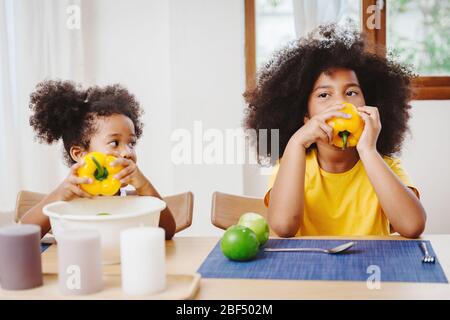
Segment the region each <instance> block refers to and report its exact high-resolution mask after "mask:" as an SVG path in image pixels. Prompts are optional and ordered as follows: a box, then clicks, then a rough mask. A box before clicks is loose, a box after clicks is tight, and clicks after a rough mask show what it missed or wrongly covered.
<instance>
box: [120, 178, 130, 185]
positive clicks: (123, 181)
mask: <svg viewBox="0 0 450 320" xmlns="http://www.w3.org/2000/svg"><path fill="white" fill-rule="evenodd" d="M130 181H131V176H126V177H125V178H123V179H121V180H120V183H126V184H130Z"/></svg>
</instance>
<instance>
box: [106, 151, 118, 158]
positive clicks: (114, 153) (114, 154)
mask: <svg viewBox="0 0 450 320" xmlns="http://www.w3.org/2000/svg"><path fill="white" fill-rule="evenodd" d="M106 155H108V156H114V157H116V158H120V157H121V156H120V153H119V152H117V151H108V153H106Z"/></svg>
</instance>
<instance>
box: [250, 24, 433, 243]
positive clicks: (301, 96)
mask: <svg viewBox="0 0 450 320" xmlns="http://www.w3.org/2000/svg"><path fill="white" fill-rule="evenodd" d="M412 76H413V75H412V74H411V72H410V71H409V69H408V68H406V67H404V66H402V65H400V64H397V63H395V62H393V61H391V60H390V59H387V58H384V57H381V56H378V55H376V54H373V53H370V52H369V51H368V49H367V46H366V44H365V41H364V38H363V36H362V35H361V34H359V32H357V31H355V30H354V29H351V28H350V29H349V28H342V27H338V26H336V25H334V24H332V25H326V26H321V27H319V28H317V29H316V30H314V31H313V32H312V33H311V34H310V35H309V36H308V37H306V38H302V39H300V40H298V41H296V42H294V43H292V44H291V45H289V46H288V47H286V48H284V49H282V50H281V51H279V52H278V53H277V54H276V55H275V56H274V58H273V59H272V60H271V61H270V62H269V63H268V64H267V65H265V66H264V67H263V69H262V70H261V72H260V74H259V77H258V81H257V84H256V86H255V88H253V89H249V90H247V92H245V94H244V97H245V99H246V102H247V103H248V107H247V109H246V119H245V126H246V128H251V129H256V130H259V129H269V130H270V129H278V130H279V154H280V159H273V155H271V154H269V155H268V156H269V157H271V161H272V163H274V164H275V163H276V167H275V172H274V175H273V176H272V178H271V179H270V185H269V191H268V192H267V193H266V196H265V199H264V200H265V203H266V206H268V220H269V225H270V227H271V229H272V230H273V231H274V232H275V233H276V234H278V235H279V236H281V237H292V236H299V235H302V236H319V235H326V236H332V235H343V236H352V235H389V234H391V233H392V232H398V233H399V234H400V235H402V236H405V237H408V238H416V237H418V236H419V235H420V234H421V233H422V232H423V230H424V228H425V221H426V214H425V210H424V208H423V207H422V205H421V202H420V200H419V192H418V190H417V188H416V187H415V186H414V184H413V183H412V182H411V180H410V179H409V177H408V175H407V174H406V173H405V171H404V170H403V169H402V166H401V163H400V161H399V159H397V158H395V157H394V155H395V154H396V153H398V152H399V151H400V150H401V145H402V142H403V139H404V135H405V132H406V131H407V129H408V125H407V122H408V119H409V109H410V105H409V101H410V99H411V90H410V80H411V78H412ZM344 102H347V103H351V104H353V105H354V106H355V107H356V111H355V115H351V114H350V113H348V112H347V113H346V112H343V108H344V105H343V103H344ZM358 114H359V116H360V117H361V118H362V120H363V122H362V123H363V126H364V128H363V131H362V134H361V136H360V138H359V141H358V142H357V144H356V146H353V147H347V148H345V149H343V148H339V147H337V146H336V145H334V144H333V134H334V133H333V128H332V126H331V123H329V121H330V120H331V119H333V118H334V119H339V118H342V119H351V117H358ZM269 136H270V135H269ZM269 138H270V137H269ZM264 142H265V143H268V145H270V143H271V141H270V139H269V141H264ZM257 143H258V146H259V145H260V143H261V141H259V140H258V141H257Z"/></svg>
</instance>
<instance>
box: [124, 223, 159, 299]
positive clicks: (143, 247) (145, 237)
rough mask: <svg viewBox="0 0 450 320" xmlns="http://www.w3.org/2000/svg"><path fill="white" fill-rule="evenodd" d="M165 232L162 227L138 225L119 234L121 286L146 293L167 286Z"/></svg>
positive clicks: (129, 292) (140, 293)
mask: <svg viewBox="0 0 450 320" xmlns="http://www.w3.org/2000/svg"><path fill="white" fill-rule="evenodd" d="M164 238H165V233H164V229H162V228H152V227H138V228H132V229H127V230H125V231H122V232H121V234H120V259H121V268H122V289H123V291H124V292H125V293H126V294H129V295H146V294H153V293H157V292H161V291H163V290H164V289H165V288H166V250H165V242H164Z"/></svg>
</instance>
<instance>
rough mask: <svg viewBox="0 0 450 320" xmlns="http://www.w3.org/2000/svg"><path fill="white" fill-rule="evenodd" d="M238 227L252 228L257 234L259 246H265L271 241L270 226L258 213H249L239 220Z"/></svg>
mask: <svg viewBox="0 0 450 320" xmlns="http://www.w3.org/2000/svg"><path fill="white" fill-rule="evenodd" d="M238 225H240V226H244V227H247V228H250V229H252V230H253V232H255V233H256V237H257V238H258V241H259V244H260V245H261V246H262V245H264V244H265V243H266V242H267V240H269V224H268V223H267V221H266V219H264V217H263V216H262V215H260V214H258V213H254V212H247V213H244V214H243V215H242V216H241V218H240V219H239V222H238Z"/></svg>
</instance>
